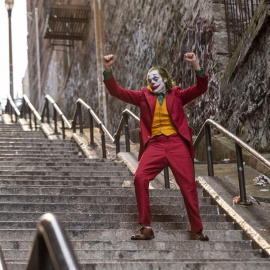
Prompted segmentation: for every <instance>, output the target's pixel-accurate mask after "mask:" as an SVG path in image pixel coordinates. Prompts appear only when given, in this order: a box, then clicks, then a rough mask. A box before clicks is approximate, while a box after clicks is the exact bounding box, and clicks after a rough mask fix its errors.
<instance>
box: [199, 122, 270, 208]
mask: <svg viewBox="0 0 270 270" xmlns="http://www.w3.org/2000/svg"><path fill="white" fill-rule="evenodd" d="M210 126H213V127H215V128H216V129H217V130H218V131H219V132H221V133H222V134H224V135H225V136H227V137H228V138H229V139H231V140H232V141H234V143H235V151H236V158H237V171H238V180H239V190H240V202H239V203H240V204H244V205H250V204H251V202H249V201H248V200H247V197H246V186H245V175H244V166H243V157H242V148H243V149H245V150H247V151H248V152H249V153H251V155H252V156H254V157H255V158H256V159H258V160H259V161H260V162H262V163H263V164H264V165H265V166H266V167H267V168H269V169H270V162H269V161H268V160H267V159H265V158H264V157H263V156H262V155H261V154H259V153H258V152H257V151H256V150H254V149H253V148H251V147H250V146H248V145H247V144H246V143H245V142H243V141H242V140H241V139H239V138H238V137H236V136H235V135H234V134H232V133H231V132H229V131H228V130H227V129H225V128H224V127H222V126H221V125H220V124H218V123H216V122H215V121H213V120H211V119H208V120H206V121H205V123H204V124H203V126H202V128H201V130H200V132H199V134H198V136H197V138H196V140H195V142H194V151H195V150H196V149H197V147H198V145H199V143H200V142H201V140H202V137H203V135H204V134H205V141H206V153H207V169H208V176H214V166H213V153H212V144H211V130H210Z"/></svg>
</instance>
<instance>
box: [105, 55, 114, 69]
mask: <svg viewBox="0 0 270 270" xmlns="http://www.w3.org/2000/svg"><path fill="white" fill-rule="evenodd" d="M113 63H114V55H113V54H108V55H105V56H104V61H103V67H104V70H105V71H111V70H112V65H113Z"/></svg>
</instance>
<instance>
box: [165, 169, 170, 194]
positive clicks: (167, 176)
mask: <svg viewBox="0 0 270 270" xmlns="http://www.w3.org/2000/svg"><path fill="white" fill-rule="evenodd" d="M164 181H165V188H166V189H169V188H170V176H169V169H168V167H166V168H165V169H164Z"/></svg>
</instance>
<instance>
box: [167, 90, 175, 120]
mask: <svg viewBox="0 0 270 270" xmlns="http://www.w3.org/2000/svg"><path fill="white" fill-rule="evenodd" d="M173 97H174V94H173V92H171V93H167V94H166V105H167V110H168V113H169V115H170V116H171V115H172V104H173Z"/></svg>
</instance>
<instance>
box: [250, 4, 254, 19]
mask: <svg viewBox="0 0 270 270" xmlns="http://www.w3.org/2000/svg"><path fill="white" fill-rule="evenodd" d="M250 4H251V18H252V17H253V15H254V6H253V0H251V3H250Z"/></svg>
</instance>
